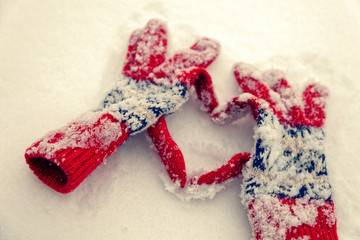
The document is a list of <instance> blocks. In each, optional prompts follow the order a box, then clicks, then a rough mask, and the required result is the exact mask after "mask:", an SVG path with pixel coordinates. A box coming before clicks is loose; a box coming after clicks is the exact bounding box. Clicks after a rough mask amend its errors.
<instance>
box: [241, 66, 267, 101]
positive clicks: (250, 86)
mask: <svg viewBox="0 0 360 240" xmlns="http://www.w3.org/2000/svg"><path fill="white" fill-rule="evenodd" d="M258 72H259V71H258V70H257V69H256V68H255V67H254V66H252V65H250V64H246V63H237V64H235V66H234V75H235V78H236V80H237V82H238V84H239V86H240V88H241V89H242V91H243V92H244V93H250V94H252V95H254V96H256V97H257V98H260V99H263V100H265V101H267V102H268V103H272V102H273V101H272V100H271V98H270V90H269V88H268V87H267V86H266V85H265V84H264V83H263V82H262V81H261V80H260V76H259V74H258Z"/></svg>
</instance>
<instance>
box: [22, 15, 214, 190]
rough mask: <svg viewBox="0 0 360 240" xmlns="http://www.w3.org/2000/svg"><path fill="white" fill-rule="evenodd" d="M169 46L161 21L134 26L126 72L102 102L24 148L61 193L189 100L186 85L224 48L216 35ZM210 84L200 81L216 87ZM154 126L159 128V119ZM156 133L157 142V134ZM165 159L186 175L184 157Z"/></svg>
mask: <svg viewBox="0 0 360 240" xmlns="http://www.w3.org/2000/svg"><path fill="white" fill-rule="evenodd" d="M166 46H167V30H166V26H165V24H164V23H163V22H162V21H159V20H150V21H149V22H148V23H147V25H146V26H145V28H144V29H140V30H136V31H134V32H133V34H132V35H131V37H130V41H129V47H128V53H127V56H126V61H125V66H124V68H123V75H122V76H121V77H120V79H119V80H118V81H117V82H116V85H115V86H114V88H113V89H112V90H111V91H110V93H109V94H108V95H107V96H106V98H105V100H104V101H103V108H101V109H98V110H96V111H94V112H90V113H88V114H85V115H83V116H81V117H80V118H78V119H77V120H75V121H74V122H73V123H71V124H69V125H67V126H65V127H62V128H60V129H58V130H55V131H53V132H50V133H49V134H47V135H46V136H44V137H43V138H41V139H40V140H39V141H37V142H35V143H34V144H32V146H31V147H29V148H28V149H27V150H26V152H25V158H26V162H27V163H28V164H29V167H30V168H31V169H32V170H33V172H34V173H35V174H36V175H37V176H38V177H39V179H40V180H41V181H43V182H44V183H45V184H47V185H48V186H50V187H51V188H53V189H54V190H56V191H58V192H61V193H68V192H70V191H72V190H74V189H75V188H76V187H77V186H78V185H79V184H80V183H81V182H82V181H83V180H84V179H85V178H86V177H87V176H88V175H89V174H90V173H91V172H92V171H93V170H94V169H95V168H96V167H97V166H99V165H100V164H101V163H102V162H103V161H104V160H105V159H106V158H107V157H109V156H110V155H111V154H112V153H114V152H115V151H116V149H117V148H118V146H119V145H121V144H122V143H123V142H124V141H125V140H126V139H127V138H128V137H129V136H131V135H133V134H136V133H139V132H141V131H143V130H145V129H147V128H148V127H149V126H151V125H153V124H155V123H157V121H158V120H159V119H160V122H164V119H163V117H162V116H164V115H167V114H170V113H172V112H174V111H176V110H177V109H178V108H179V107H180V106H181V105H182V104H183V103H185V102H186V101H187V99H188V95H189V93H188V88H189V87H191V86H192V85H194V84H195V83H197V82H204V79H205V78H206V75H207V73H206V72H205V70H204V69H203V68H201V67H206V66H208V65H209V64H210V63H211V62H212V61H214V59H215V58H216V57H217V55H218V51H219V48H220V47H219V44H218V43H217V42H216V41H214V40H210V39H206V38H203V39H201V40H199V41H198V42H196V43H195V44H194V45H193V46H192V47H191V48H190V49H188V50H185V51H183V52H180V53H178V54H175V55H174V56H173V57H172V58H170V59H168V60H166V61H165V54H166ZM191 67H192V68H191ZM195 67H198V68H195ZM205 82H206V80H205ZM209 84H210V85H208V86H202V87H203V88H212V86H211V82H209ZM165 124H166V123H165ZM154 129H160V130H161V129H162V128H161V124H157V125H156V127H155V128H154ZM153 136H154V137H153V138H154V141H155V142H156V139H158V138H159V137H158V136H156V134H153ZM160 153H162V151H160ZM163 161H164V164H165V166H166V168H167V169H168V172H169V175H170V177H171V179H174V181H175V180H177V179H179V178H183V176H180V175H179V174H180V173H182V172H184V168H185V164H184V163H183V162H175V163H173V162H171V161H170V160H168V159H163ZM185 178H186V177H185Z"/></svg>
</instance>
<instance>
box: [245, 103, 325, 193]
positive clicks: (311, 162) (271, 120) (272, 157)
mask: <svg viewBox="0 0 360 240" xmlns="http://www.w3.org/2000/svg"><path fill="white" fill-rule="evenodd" d="M276 121H277V118H276V117H275V116H273V115H272V114H271V113H269V112H266V111H263V110H262V111H260V112H259V118H258V128H257V129H256V130H255V131H257V132H261V131H263V132H265V133H264V134H261V133H259V134H258V135H257V136H258V138H257V139H255V152H254V154H253V159H252V160H251V161H250V162H249V164H248V167H249V168H248V170H247V172H246V173H244V182H245V184H244V189H243V191H244V193H245V194H246V195H247V197H246V198H247V199H256V198H257V197H259V196H260V195H270V196H274V197H280V198H295V199H296V198H304V197H309V198H310V199H325V200H331V197H332V192H331V186H330V184H329V181H328V177H327V168H326V162H325V154H324V147H323V144H322V143H323V142H324V133H323V131H322V130H321V129H320V128H314V127H307V126H305V125H304V126H295V127H290V126H284V125H281V124H275V123H276ZM269 129H272V130H273V131H275V133H276V134H277V135H278V138H276V139H273V136H270V135H269V134H271V133H269V134H267V133H268V132H269ZM276 134H275V135H276ZM314 143H316V144H314Z"/></svg>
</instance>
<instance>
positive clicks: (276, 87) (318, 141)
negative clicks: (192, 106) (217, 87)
mask: <svg viewBox="0 0 360 240" xmlns="http://www.w3.org/2000/svg"><path fill="white" fill-rule="evenodd" d="M234 73H235V77H236V79H237V81H238V83H239V85H240V87H241V89H242V90H243V92H244V93H243V94H242V95H240V96H239V97H236V98H234V99H232V101H230V102H229V103H228V104H227V105H226V106H225V108H224V109H222V110H219V111H218V112H215V113H213V118H214V119H215V120H216V121H217V122H220V123H229V122H231V121H233V120H236V119H238V118H239V117H241V116H242V115H243V114H244V111H245V109H246V106H247V105H250V107H251V110H252V112H253V114H254V116H255V119H256V120H257V124H256V127H255V129H254V133H255V136H254V139H255V146H254V148H253V151H252V153H251V158H250V160H249V161H248V162H247V163H246V165H245V167H244V168H243V186H242V193H241V198H242V202H243V204H244V205H245V206H246V207H247V209H248V216H249V220H250V223H251V226H252V228H253V233H254V237H255V238H256V239H279V240H280V239H318V240H325V239H327V240H328V239H331V240H334V239H338V237H337V231H336V217H335V212H334V203H333V200H332V189H331V186H330V184H329V178H328V172H327V168H326V162H325V146H324V140H325V133H324V131H323V128H322V127H323V124H324V120H325V111H324V108H325V98H326V96H327V89H326V88H325V87H323V86H321V85H320V84H310V85H308V86H307V87H306V88H305V89H304V91H303V94H302V96H297V95H296V93H295V92H294V91H293V89H292V88H291V87H290V85H289V83H288V82H287V81H286V79H285V74H284V72H282V71H280V70H274V69H273V70H269V71H266V72H264V73H260V72H259V70H257V69H256V68H254V67H253V66H251V65H248V64H244V63H239V64H237V65H235V68H234Z"/></svg>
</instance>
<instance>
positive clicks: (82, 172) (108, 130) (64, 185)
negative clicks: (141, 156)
mask: <svg viewBox="0 0 360 240" xmlns="http://www.w3.org/2000/svg"><path fill="white" fill-rule="evenodd" d="M128 135H129V131H128V130H127V129H126V124H125V123H120V122H119V121H118V120H117V119H115V118H114V117H113V116H112V115H111V114H108V113H107V114H101V113H91V114H88V115H86V116H84V117H82V118H81V119H79V120H77V121H76V122H74V123H72V124H70V125H68V126H66V127H63V128H61V129H59V130H57V131H55V132H52V133H50V134H49V135H47V136H45V137H44V138H42V139H41V140H39V141H38V142H36V143H34V144H33V145H32V146H31V147H30V148H28V149H27V150H26V152H25V158H26V162H27V163H28V164H29V167H30V169H31V170H33V172H34V173H35V175H37V176H38V177H39V179H40V180H41V181H43V182H44V183H45V184H46V185H48V186H49V187H51V188H53V189H54V190H56V191H58V192H60V193H68V192H71V191H72V190H74V189H75V188H76V187H77V186H78V185H79V184H80V183H81V182H82V181H83V180H84V179H85V178H86V177H87V176H88V175H89V174H90V173H91V172H92V171H93V170H94V169H95V168H96V167H97V166H99V165H100V163H102V162H103V161H104V159H106V158H107V157H108V156H110V155H111V154H112V153H113V152H115V150H116V149H117V147H118V146H119V145H120V144H121V143H122V142H124V141H125V140H126V139H127V138H128Z"/></svg>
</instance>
